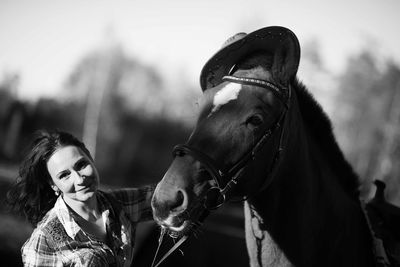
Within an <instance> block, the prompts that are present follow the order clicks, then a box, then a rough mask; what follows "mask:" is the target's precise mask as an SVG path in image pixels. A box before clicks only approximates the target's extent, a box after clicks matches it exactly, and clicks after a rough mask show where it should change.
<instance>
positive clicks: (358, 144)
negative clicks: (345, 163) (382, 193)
mask: <svg viewBox="0 0 400 267" xmlns="http://www.w3.org/2000/svg"><path fill="white" fill-rule="evenodd" d="M399 83H400V75H399V68H398V66H396V65H395V64H393V63H389V62H385V64H384V65H383V67H379V64H378V63H377V60H376V58H374V56H373V54H372V53H371V52H368V51H363V52H362V53H360V54H359V55H357V56H353V57H351V58H350V59H349V61H348V63H347V67H346V70H345V72H344V73H343V74H342V75H341V76H340V77H339V91H338V94H337V99H336V101H337V108H336V110H335V114H336V116H337V117H338V125H337V126H338V128H339V130H338V132H341V133H342V134H341V135H339V138H340V143H341V144H342V147H343V149H344V151H345V153H346V154H347V156H348V158H349V160H350V161H351V162H352V165H353V166H354V167H355V169H356V171H357V172H358V173H359V174H360V176H361V179H363V180H364V183H363V186H362V188H361V192H362V195H364V196H367V195H370V194H371V182H372V180H374V179H381V180H382V179H383V180H387V181H388V179H389V178H388V177H393V178H394V177H396V178H395V179H398V178H397V177H399V174H400V173H399V172H398V171H397V173H396V172H395V171H394V169H395V168H391V167H389V166H393V163H394V161H397V160H398V157H397V158H396V157H393V156H391V155H392V154H393V153H395V152H396V149H395V147H396V144H397V146H398V144H399V142H400V139H399V136H398V134H397V132H398V130H399V129H398V126H397V125H398V122H399V116H400V111H399V110H397V108H398V103H399V102H398V101H400V98H399V96H398V95H399V93H397V91H398V90H399V89H400V88H399ZM396 103H397V104H396ZM395 133H396V134H395ZM388 183H389V186H388V187H390V188H393V187H394V190H395V191H396V192H398V186H395V185H394V184H392V182H389V181H388ZM396 194H398V193H395V192H392V193H390V195H388V198H389V199H390V200H391V201H396V200H395V198H396V196H395V195H396ZM398 204H400V202H398Z"/></svg>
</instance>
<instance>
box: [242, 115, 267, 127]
mask: <svg viewBox="0 0 400 267" xmlns="http://www.w3.org/2000/svg"><path fill="white" fill-rule="evenodd" d="M263 123H264V118H263V116H261V115H260V114H254V115H251V116H250V117H249V118H247V120H246V124H251V125H253V126H255V127H256V126H260V125H261V124H263Z"/></svg>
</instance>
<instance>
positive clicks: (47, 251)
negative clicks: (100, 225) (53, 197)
mask: <svg viewBox="0 0 400 267" xmlns="http://www.w3.org/2000/svg"><path fill="white" fill-rule="evenodd" d="M153 192H154V186H148V187H144V188H138V189H136V188H133V189H119V190H113V191H109V192H102V191H98V192H97V199H98V203H99V207H100V211H101V213H102V216H103V219H104V221H105V222H106V227H107V238H106V239H107V241H106V242H103V241H101V240H99V239H97V238H96V237H94V236H92V235H90V234H88V233H85V232H84V231H83V230H82V229H81V228H80V227H79V225H78V224H77V223H76V221H75V220H74V218H73V216H74V215H73V213H72V212H71V211H70V210H69V207H67V205H66V204H65V202H64V200H63V198H62V197H59V198H58V199H57V201H56V203H55V205H54V207H53V208H52V209H51V210H50V211H49V212H48V213H47V214H46V215H45V216H44V218H43V219H42V220H41V222H40V223H39V224H38V226H37V227H36V229H35V230H34V231H33V233H32V235H31V237H30V238H29V239H28V240H27V241H26V242H25V244H24V245H23V247H22V249H21V250H22V260H23V263H24V266H131V263H132V256H133V248H134V244H135V230H136V224H137V223H138V222H140V221H145V220H151V219H152V211H151V206H150V200H151V197H152V195H153Z"/></svg>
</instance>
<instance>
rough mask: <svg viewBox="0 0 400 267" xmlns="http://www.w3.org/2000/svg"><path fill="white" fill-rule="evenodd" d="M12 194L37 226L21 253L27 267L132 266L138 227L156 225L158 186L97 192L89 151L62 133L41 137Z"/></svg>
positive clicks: (14, 202)
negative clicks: (152, 222)
mask: <svg viewBox="0 0 400 267" xmlns="http://www.w3.org/2000/svg"><path fill="white" fill-rule="evenodd" d="M19 174H20V177H19V180H17V183H16V184H15V185H14V186H13V188H11V190H10V191H9V193H8V202H9V204H11V205H12V207H13V208H14V209H15V210H16V211H18V212H19V213H21V214H24V215H25V216H26V217H27V219H28V220H29V221H30V222H31V223H32V224H33V226H35V227H36V228H35V230H34V231H33V233H32V235H31V237H30V238H29V239H28V240H27V241H26V242H25V244H24V245H23V247H22V260H23V262H24V265H25V266H64V265H67V266H130V265H131V263H132V252H133V246H134V240H135V237H134V234H135V229H136V224H137V223H138V222H140V221H144V220H150V219H152V212H151V206H150V200H151V196H152V194H153V191H154V186H148V187H144V188H140V189H120V190H114V191H110V192H107V193H106V192H102V191H100V190H98V186H99V175H98V173H97V170H96V167H95V166H94V163H93V159H92V157H91V156H90V153H89V151H88V150H87V149H86V147H85V145H84V144H83V143H82V142H80V141H79V140H78V139H76V138H75V137H74V136H72V135H70V134H68V133H65V132H60V131H55V132H45V131H42V132H40V133H39V134H38V135H37V136H36V137H35V138H34V140H33V143H32V147H31V150H30V151H29V152H28V154H27V155H26V157H25V159H24V161H23V163H22V165H21V167H20V173H19Z"/></svg>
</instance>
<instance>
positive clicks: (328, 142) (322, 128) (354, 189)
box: [292, 79, 359, 198]
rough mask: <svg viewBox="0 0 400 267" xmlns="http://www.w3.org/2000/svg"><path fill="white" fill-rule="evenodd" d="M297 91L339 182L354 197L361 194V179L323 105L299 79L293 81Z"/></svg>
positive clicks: (312, 131)
mask: <svg viewBox="0 0 400 267" xmlns="http://www.w3.org/2000/svg"><path fill="white" fill-rule="evenodd" d="M292 85H293V86H294V90H295V91H296V95H297V100H298V104H299V109H300V112H301V114H302V117H303V120H304V123H305V125H306V126H307V128H308V129H309V133H310V134H312V135H313V138H314V140H315V141H316V142H317V145H318V146H319V148H320V149H321V151H322V153H323V154H324V155H326V157H327V159H328V160H329V162H330V164H331V166H332V171H333V172H334V173H335V174H336V176H337V178H338V182H339V184H340V185H341V186H342V187H343V189H344V191H345V192H347V193H348V194H349V195H350V196H352V197H357V198H358V196H359V190H358V186H359V180H358V176H357V174H356V173H355V172H354V170H353V168H352V166H351V165H350V164H349V162H348V161H347V160H346V159H345V157H344V155H343V152H342V150H341V149H340V147H339V145H338V143H337V142H336V138H335V136H334V134H333V129H332V124H331V121H330V120H329V118H328V116H327V115H326V113H325V112H324V110H323V109H322V107H321V105H320V104H319V103H318V102H317V101H316V100H315V99H314V97H313V96H312V95H311V94H310V93H309V92H308V90H307V88H306V87H305V86H304V85H303V84H302V83H301V82H300V81H298V80H297V79H295V80H294V82H293V83H292Z"/></svg>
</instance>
